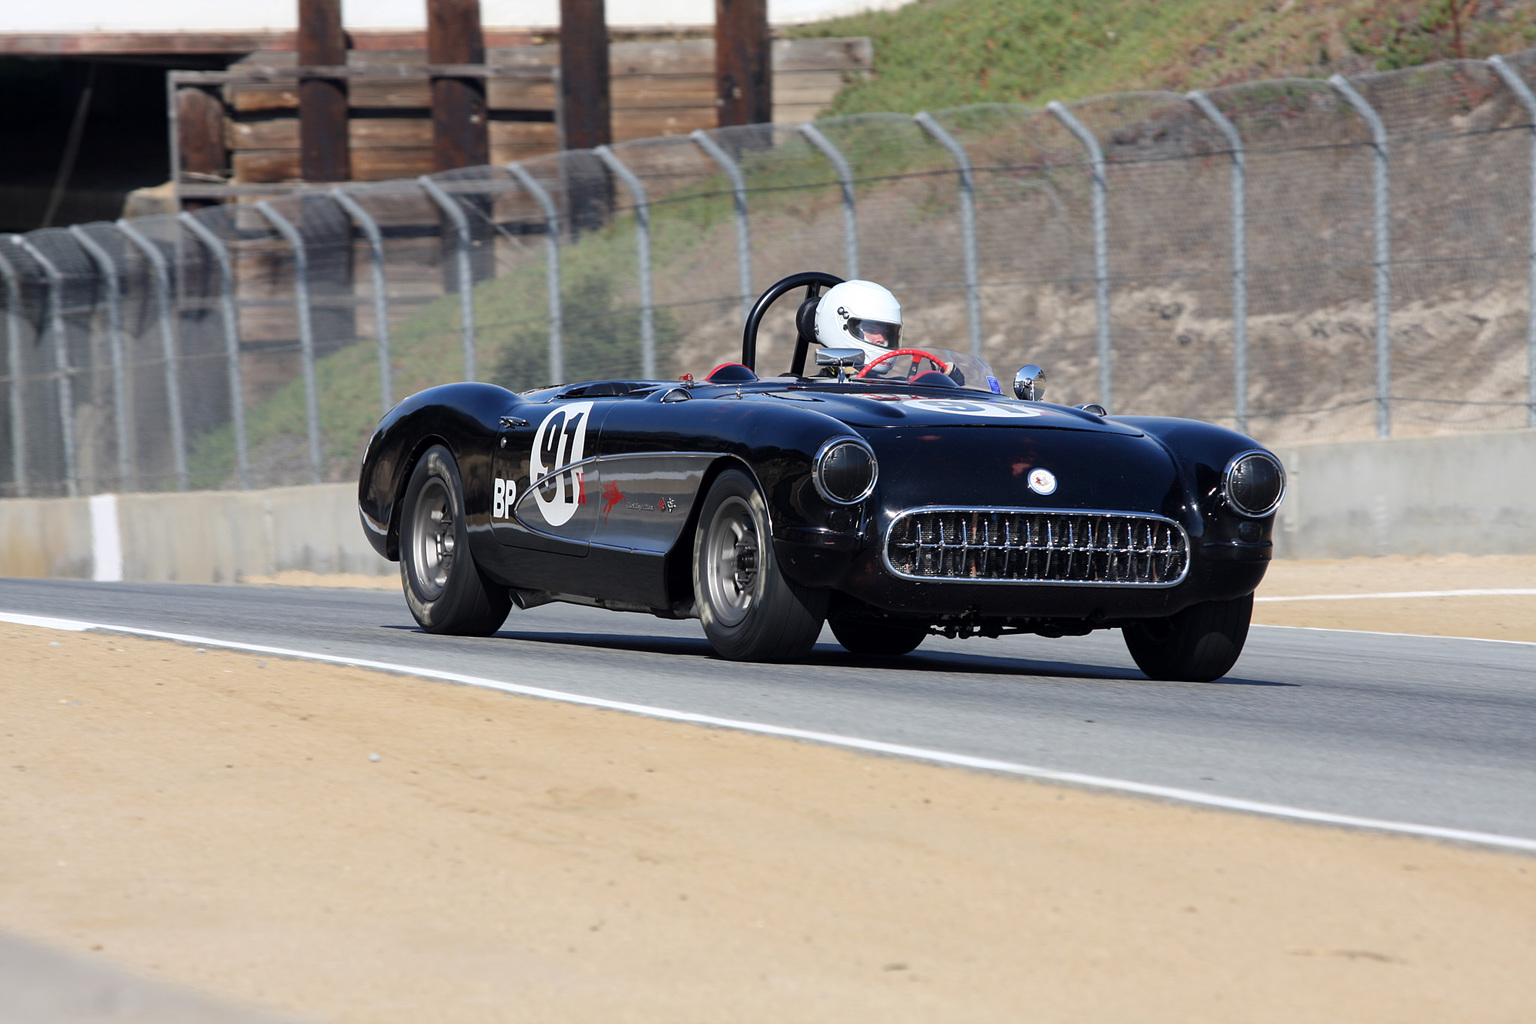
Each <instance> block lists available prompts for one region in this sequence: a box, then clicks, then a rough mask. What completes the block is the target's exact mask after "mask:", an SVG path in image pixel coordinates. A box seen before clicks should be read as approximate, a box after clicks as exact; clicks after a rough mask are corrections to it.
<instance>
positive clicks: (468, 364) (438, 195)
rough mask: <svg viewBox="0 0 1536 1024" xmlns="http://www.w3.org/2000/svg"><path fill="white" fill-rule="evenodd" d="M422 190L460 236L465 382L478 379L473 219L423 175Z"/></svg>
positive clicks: (461, 311) (460, 289) (460, 301)
mask: <svg viewBox="0 0 1536 1024" xmlns="http://www.w3.org/2000/svg"><path fill="white" fill-rule="evenodd" d="M416 180H417V182H419V183H420V185H421V187H422V188H423V189H425V190H426V192H427V195H429V196H431V197H432V201H433V202H434V203H436V204H437V205H438V207H439V208H440V209H441V210H442V211H443V212H444V213H445V214H447V215H448V219H449V220H451V221H453V228H454V230H455V231H457V232H458V233H459V255H458V264H459V272H458V278H459V324H460V326H461V327H462V328H463V343H464V379H465V380H474V379H475V279H474V275H473V271H472V270H471V268H470V265H469V241H470V239H469V218H468V217H466V216H464V211H463V210H462V209H460V208H459V204H458V203H456V202H454V201H453V197H452V196H450V195H449V194H448V193H447V192H444V191H443V188H442V186H441V185H439V184H438V183H437V182H435V181H433V180H432V178H431V177H430V176H429V175H426V174H423V175H422V176H421V177H419V178H417V179H416Z"/></svg>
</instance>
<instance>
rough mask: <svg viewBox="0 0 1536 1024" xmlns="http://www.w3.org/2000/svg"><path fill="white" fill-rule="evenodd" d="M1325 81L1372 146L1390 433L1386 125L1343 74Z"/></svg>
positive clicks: (1379, 422) (1382, 423)
mask: <svg viewBox="0 0 1536 1024" xmlns="http://www.w3.org/2000/svg"><path fill="white" fill-rule="evenodd" d="M1328 84H1329V85H1331V86H1333V87H1334V88H1335V89H1336V90H1338V92H1339V95H1341V96H1343V97H1344V98H1345V99H1346V100H1348V101H1349V105H1350V106H1351V107H1354V108H1355V113H1357V114H1359V115H1360V116H1361V117H1362V118H1364V119H1365V123H1366V124H1367V125H1368V126H1369V127H1370V129H1371V148H1372V149H1373V150H1375V153H1376V160H1375V165H1376V169H1375V192H1376V224H1375V235H1376V436H1378V437H1391V436H1392V277H1391V271H1390V268H1391V262H1392V239H1391V235H1390V234H1389V231H1390V221H1389V219H1388V212H1389V208H1388V200H1389V198H1390V192H1389V189H1390V184H1389V181H1388V178H1387V129H1386V126H1385V125H1383V124H1382V123H1381V118H1380V117H1378V116H1377V114H1376V111H1374V110H1372V109H1371V105H1370V104H1369V103H1367V102H1365V97H1364V96H1361V95H1360V94H1359V93H1358V92H1356V91H1355V87H1354V86H1352V85H1350V84H1349V80H1348V79H1347V78H1345V77H1344V76H1343V75H1333V76H1331V77H1329V79H1328Z"/></svg>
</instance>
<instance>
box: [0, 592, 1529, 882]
mask: <svg viewBox="0 0 1536 1024" xmlns="http://www.w3.org/2000/svg"><path fill="white" fill-rule="evenodd" d="M0 622H11V623H15V624H17V625H21V626H38V627H41V628H43V629H57V630H68V631H71V632H83V631H85V630H93V629H99V630H106V631H109V632H113V633H125V634H128V635H130V636H142V637H149V638H152V639H156V640H173V641H175V642H177V643H183V644H194V645H196V646H199V647H218V648H222V649H224V650H231V651H245V652H247V653H250V654H270V655H272V656H273V657H279V658H294V659H298V660H301V661H314V662H320V663H322V664H327V665H343V666H346V667H348V668H363V669H372V670H374V671H378V672H389V673H392V674H395V675H407V676H416V677H418V678H422V679H435V680H440V681H442V682H447V683H458V684H460V685H462V686H475V687H480V688H481V689H486V690H499V691H501V692H502V693H511V694H517V695H519V696H523V697H538V698H542V699H544V700H554V701H560V702H562V703H566V704H581V705H585V706H587V707H594V708H605V709H608V710H610V711H624V712H628V713H629V714H633V715H644V716H645V717H647V718H659V719H663V720H666V721H671V722H687V723H689V724H693V725H707V726H713V727H715V728H718V729H735V730H737V731H739V732H749V733H757V734H759V735H763V736H781V737H784V738H786V739H796V740H806V741H809V742H811V743H822V744H825V745H827V746H832V747H843V748H846V749H849V750H862V751H866V752H869V753H873V754H886V755H890V756H893V757H905V758H911V759H914V760H919V761H929V762H933V763H935V764H944V765H953V766H955V767H958V768H972V769H977V770H980V771H988V772H1001V773H1004V774H1008V775H1019V776H1024V777H1026V778H1031V779H1040V780H1043V781H1046V782H1060V783H1065V784H1067V785H1072V786H1082V787H1084V788H1088V789H1099V790H1107V791H1110V792H1116V793H1134V794H1136V795H1138V796H1149V797H1156V798H1159V799H1162V800H1172V801H1177V802H1179V803H1184V804H1194V805H1196V806H1200V807H1215V808H1219V809H1221V810H1227V811H1243V812H1246V813H1249V814H1262V815H1264V816H1266V817H1271V818H1284V819H1287V820H1290V821H1305V822H1311V823H1314V824H1321V825H1341V826H1344V827H1346V828H1359V829H1369V830H1371V831H1376V832H1393V833H1398V834H1401V835H1409V836H1416V837H1419V838H1424V839H1444V840H1449V841H1451V842H1458V843H1473V844H1476V845H1479V846H1492V847H1497V848H1499V849H1505V850H1520V851H1522V852H1526V853H1536V839H1522V838H1520V837H1519V836H1504V835H1498V834H1495V833H1491V832H1471V831H1467V830H1465V829H1457V828H1440V827H1438V826H1435V825H1417V824H1414V823H1412V822H1405V821H1384V820H1382V819H1379V818H1360V817H1356V816H1354V815H1351V814H1333V813H1330V812H1328V811H1311V810H1307V809H1306V808H1302V807H1288V806H1286V805H1284V804H1269V803H1262V802H1259V801H1256V800H1241V799H1238V798H1235V797H1226V796H1216V795H1214V794H1210V793H1200V792H1197V791H1195V790H1192V789H1178V788H1176V787H1172V786H1155V785H1150V784H1148V783H1144V782H1131V781H1129V780H1126V779H1111V778H1105V777H1103V776H1098V775H1084V774H1081V773H1079V772H1063V771H1057V770H1055V769H1052V768H1040V767H1037V766H1035V765H1027V764H1016V763H1014V762H1012V761H998V760H994V759H993V758H989V757H972V756H971V755H969V754H952V753H949V752H947V751H943V750H929V749H927V748H924V747H909V746H906V745H904V744H900V743H886V742H884V741H881V740H866V739H860V738H859V737H857V736H840V735H838V734H836V733H827V732H815V731H813V730H810V729H794V728H789V727H787V726H782V725H767V724H765V723H762V722H744V721H740V720H738V719H733V718H716V717H715V716H713V715H700V714H695V713H694V712H691V711H676V710H673V709H671V708H658V707H651V706H649V705H646V704H630V703H628V702H626V701H617V700H605V699H603V698H601V697H587V696H584V695H582V694H579V693H566V692H564V691H561V690H547V689H544V688H543V687H538V686H522V685H520V684H517V683H503V682H500V681H499V680H495V679H485V678H482V677H480V676H469V675H463V674H462V673H459V672H444V671H442V670H441V669H430V668H417V667H415V666H412V665H398V664H394V663H393V662H387V661H373V660H370V659H367V658H344V657H339V656H337V655H334V654H318V653H315V652H313V651H296V650H292V649H289V648H285V647H271V646H268V645H266V644H248V643H241V642H238V641H234V640H219V639H216V638H214V637H205V636H191V635H188V634H185V633H167V632H163V631H161V630H158V629H140V628H138V627H136V626H114V625H111V624H108V623H101V622H84V621H81V620H79V619H56V618H48V617H44V616H39V615H19V614H14V613H11V612H0Z"/></svg>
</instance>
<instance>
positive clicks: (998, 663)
mask: <svg viewBox="0 0 1536 1024" xmlns="http://www.w3.org/2000/svg"><path fill="white" fill-rule="evenodd" d="M381 628H383V629H394V630H400V631H402V632H407V633H425V632H426V631H425V630H423V629H421V628H420V627H419V626H415V625H411V626H405V625H386V626H382V627H381ZM455 639H461V640H462V639H465V638H462V637H459V638H455ZM483 639H487V640H522V641H526V642H528V643H537V644H550V645H554V646H559V647H591V648H598V649H600V650H607V651H629V652H633V653H637V654H666V655H684V656H692V657H697V658H708V659H710V660H713V661H721V662H724V661H725V659H723V658H721V657H720V656H719V655H717V654H715V653H714V651H713V650H712V649H711V648H710V646H709V641H707V640H705V639H704V638H703V637H682V636H677V637H668V636H646V635H637V634H634V633H572V632H565V631H560V632H550V631H542V630H513V629H503V630H499V631H498V632H496V633H495V634H494V635H492V636H490V637H485V638H483ZM795 664H796V665H798V666H801V667H812V666H823V667H826V668H843V669H849V668H856V669H873V670H878V671H901V672H913V671H922V672H943V673H953V674H961V675H983V676H1015V677H1018V676H1029V677H1041V678H1070V679H1095V680H1103V681H1106V682H1115V681H1123V682H1129V683H1138V684H1147V683H1152V684H1155V685H1166V684H1162V683H1157V681H1155V680H1151V679H1148V678H1147V677H1146V676H1144V675H1142V674H1141V673H1140V672H1138V671H1136V670H1135V669H1131V670H1129V671H1126V670H1122V669H1117V668H1110V667H1106V666H1103V665H1093V664H1085V663H1082V662H1074V661H1041V660H1036V659H1033V658H1004V657H996V656H992V655H985V654H959V655H956V654H938V653H930V652H924V651H915V652H913V653H911V654H906V655H899V656H894V657H870V656H867V655H858V654H850V653H848V652H847V651H844V650H843V649H842V648H841V647H838V646H837V645H836V644H826V643H819V644H817V645H816V647H815V648H814V649H813V650H812V651H811V653H810V654H809V655H807V656H806V658H805V659H804V660H802V661H799V662H796V663H795ZM1202 685H1209V686H1281V687H1293V686H1298V685H1300V684H1298V683H1286V682H1279V681H1276V680H1269V679H1250V678H1246V677H1237V676H1224V677H1222V678H1221V679H1218V680H1216V681H1215V682H1214V683H1208V684H1202Z"/></svg>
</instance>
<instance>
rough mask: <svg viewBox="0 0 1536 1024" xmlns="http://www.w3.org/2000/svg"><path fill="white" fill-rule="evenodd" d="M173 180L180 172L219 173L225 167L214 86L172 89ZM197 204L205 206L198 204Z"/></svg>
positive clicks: (220, 115)
mask: <svg viewBox="0 0 1536 1024" xmlns="http://www.w3.org/2000/svg"><path fill="white" fill-rule="evenodd" d="M176 150H177V153H178V154H179V156H180V159H179V161H178V163H180V164H181V166H180V167H179V168H177V180H178V181H181V180H183V172H191V173H193V174H213V175H220V176H222V175H223V174H224V172H225V171H227V170H228V169H229V153H228V152H227V151H226V150H225V149H224V101H223V100H221V99H219V94H218V91H217V88H216V87H215V88H212V89H205V88H201V87H199V86H195V85H184V86H182V87H180V88H179V89H177V90H176ZM198 205H205V204H202V203H199V204H198Z"/></svg>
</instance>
